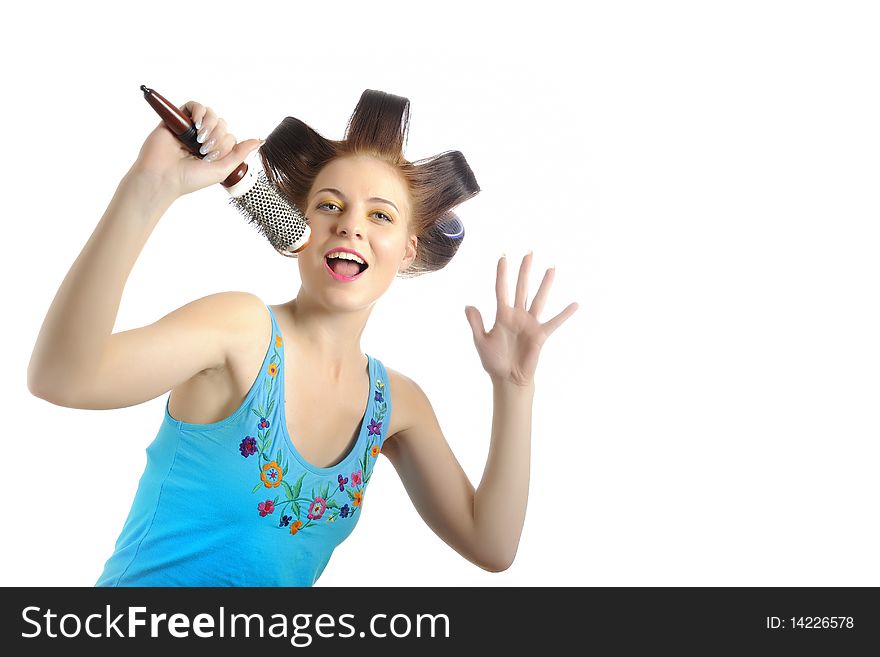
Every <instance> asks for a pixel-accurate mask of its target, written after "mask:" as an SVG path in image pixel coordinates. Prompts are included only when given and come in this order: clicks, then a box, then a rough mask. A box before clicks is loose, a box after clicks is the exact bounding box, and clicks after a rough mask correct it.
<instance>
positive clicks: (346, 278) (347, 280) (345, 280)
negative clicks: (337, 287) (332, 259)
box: [324, 258, 367, 283]
mask: <svg viewBox="0 0 880 657" xmlns="http://www.w3.org/2000/svg"><path fill="white" fill-rule="evenodd" d="M324 269H326V270H327V272H328V273H329V274H330V275H331V276H332V277H333V278H335V279H336V280H337V281H341V282H343V283H351V282H352V281H356V280H357V279H359V278H360V277H361V276H362V275H363V273H364V271H367V270H366V269H364V271H362V272H360V273H359V274H358V275H357V276H351V277H349V276H342V275H341V274H337V273H336V272H335V271H333V270H332V269H331V268H330V265H328V264H327V259H326V258H324Z"/></svg>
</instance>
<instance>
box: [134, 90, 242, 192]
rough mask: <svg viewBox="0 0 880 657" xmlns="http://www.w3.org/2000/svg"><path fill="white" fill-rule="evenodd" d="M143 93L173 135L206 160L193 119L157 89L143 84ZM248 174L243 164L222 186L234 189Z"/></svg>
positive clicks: (197, 155) (198, 156) (191, 151)
mask: <svg viewBox="0 0 880 657" xmlns="http://www.w3.org/2000/svg"><path fill="white" fill-rule="evenodd" d="M141 91H143V92H144V99H145V100H146V101H147V102H148V103H149V104H150V107H152V108H153V109H154V110H156V114H158V115H159V117H160V118H161V119H162V121H164V122H165V125H166V126H167V127H168V129H169V130H170V131H171V132H172V134H173V135H174V136H175V137H177V139H178V140H180V143H182V144H183V145H184V146H186V148H187V149H188V150H189V152H190V153H192V154H193V155H195V156H196V157H197V158H199V159H202V158H204V157H205V156H204V155H202V154H201V153H199V148H200V147H201V144H200V143H199V142H198V140H197V139H196V136H197V135H198V130H196V127H195V125H193V122H192V119H191V118H190V117H188V116H187V115H186V114H184V113H183V112H181V111H180V110H179V109H178V108H177V107H176V106H175V105H173V104H171V103H169V102H168V100H167V99H166V98H165V97H164V96H163V95H162V94H160V93H159V92H158V91H156V90H155V89H150V88H149V87H147V85H145V84H142V85H141ZM247 172H248V165H247V164H245V163H244V162H242V163H241V164H239V165H238V167H236V169H235V170H234V171H233V172H232V173H230V174H229V176H228V177H227V178H226V180H224V181H223V182H221V183H220V184H221V185H223V186H224V187H226V188H229V187H232V186H233V185H236V184H238V183H239V182H240V181H241V180H242V179H243V178H245V177H246V175H247Z"/></svg>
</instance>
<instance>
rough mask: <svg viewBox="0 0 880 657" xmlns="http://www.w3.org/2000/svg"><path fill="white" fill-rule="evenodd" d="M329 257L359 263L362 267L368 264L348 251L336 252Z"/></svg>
mask: <svg viewBox="0 0 880 657" xmlns="http://www.w3.org/2000/svg"><path fill="white" fill-rule="evenodd" d="M327 257H328V258H342V259H343V260H354V261H355V262H359V263H360V264H362V265H365V264H367V263H366V262H364V261H363V260H361V259H360V258H358V257H357V256H356V255H355V254H354V253H348V252H347V251H334V252H333V253H331V254H330V255H328V256H327Z"/></svg>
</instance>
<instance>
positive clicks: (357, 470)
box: [95, 306, 391, 586]
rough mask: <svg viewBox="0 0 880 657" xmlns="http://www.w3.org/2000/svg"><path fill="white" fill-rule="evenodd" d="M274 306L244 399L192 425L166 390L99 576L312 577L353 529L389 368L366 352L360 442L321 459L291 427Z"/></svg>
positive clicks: (289, 581)
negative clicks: (336, 457) (327, 461)
mask: <svg viewBox="0 0 880 657" xmlns="http://www.w3.org/2000/svg"><path fill="white" fill-rule="evenodd" d="M267 308H268V306H267ZM269 315H270V316H271V318H272V329H273V332H272V338H271V340H270V342H269V348H268V350H267V351H266V356H265V358H264V359H263V365H262V367H261V368H260V373H259V375H258V376H257V378H256V380H255V381H254V384H253V386H251V389H250V391H249V392H248V394H247V396H246V397H245V399H244V401H243V402H242V404H241V406H239V408H238V410H236V411H235V412H234V413H233V414H232V415H230V416H229V417H227V418H226V419H225V420H220V421H219V422H214V423H211V424H191V423H188V422H181V421H179V420H175V419H174V418H173V417H171V415H170V413H169V412H168V401H166V403H165V417H164V418H163V421H162V426H161V427H160V429H159V433H158V435H157V436H156V438H155V439H154V440H153V442H152V443H151V444H150V445H149V447H147V450H146V451H147V465H146V468H145V469H144V472H143V474H142V475H141V479H140V482H139V483H138V488H137V492H136V493H135V497H134V501H133V503H132V507H131V510H130V511H129V514H128V518H127V519H126V521H125V524H124V525H123V528H122V532H121V534H120V536H119V538H118V539H117V541H116V546H115V549H114V551H113V554H112V555H111V556H110V558H109V559H108V560H107V562H106V563H105V565H104V572H103V573H102V574H101V576H100V578H99V579H98V581H97V583H96V584H95V586H312V585H313V584H314V583H315V582H316V581H317V580H318V578H319V577H320V576H321V573H322V572H323V571H324V568H325V566H326V565H327V562H328V561H329V560H330V556H331V555H332V554H333V550H334V549H335V548H336V546H337V545H339V544H340V543H341V542H342V541H344V540H345V539H346V538H347V537H348V535H349V534H351V532H352V530H353V529H354V526H355V525H356V524H357V522H358V519H359V518H360V514H361V513H362V510H363V505H364V494H365V492H366V489H367V483H368V482H369V481H370V476H371V475H372V472H373V467H374V465H375V463H376V460H377V458H378V456H379V451H380V450H381V449H382V444H383V442H384V440H385V437H386V435H387V432H388V422H389V418H390V417H391V396H390V394H389V390H388V376H387V372H386V370H385V367H384V366H383V365H382V363H381V362H380V361H379V360H377V359H375V358H373V357H372V356H370V355H369V354H367V358H368V360H369V372H370V382H371V385H370V394H369V398H368V400H367V404H366V411H365V414H364V418H363V420H362V423H361V428H360V433H359V435H358V438H357V442H356V444H355V446H354V448H353V449H352V450H351V452H349V453H348V455H346V456H345V458H344V459H343V460H342V461H340V462H339V463H338V464H337V465H334V466H332V467H328V468H319V467H315V466H314V465H312V464H310V463H308V462H307V461H306V460H305V459H304V458H303V457H302V456H301V455H300V454H299V452H297V450H296V447H295V446H294V445H293V443H292V441H291V439H290V436H289V435H288V433H287V422H286V419H285V416H284V372H283V367H284V340H283V338H282V335H281V329H280V328H279V327H278V322H277V320H276V319H275V314H274V313H273V312H272V309H271V308H269ZM168 399H169V400H170V394H169V396H168Z"/></svg>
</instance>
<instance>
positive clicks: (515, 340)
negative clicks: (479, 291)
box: [465, 251, 578, 386]
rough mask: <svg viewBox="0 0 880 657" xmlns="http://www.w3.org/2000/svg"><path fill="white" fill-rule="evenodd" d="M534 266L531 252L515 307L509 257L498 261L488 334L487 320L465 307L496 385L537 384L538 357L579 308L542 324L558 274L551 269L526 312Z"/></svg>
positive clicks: (571, 307)
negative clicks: (509, 291) (492, 323)
mask: <svg viewBox="0 0 880 657" xmlns="http://www.w3.org/2000/svg"><path fill="white" fill-rule="evenodd" d="M531 264H532V253H531V251H530V252H529V253H528V254H526V256H525V257H524V258H523V261H522V265H520V268H519V280H518V281H517V284H516V298H515V300H514V302H513V306H509V305H508V301H507V258H506V257H504V256H502V257H501V259H500V260H498V269H497V276H496V279H495V296H496V297H497V301H498V307H497V310H496V313H495V326H493V327H492V330H491V331H489V332H488V333H487V332H486V331H485V330H484V326H483V317H482V315H481V314H480V311H479V310H477V309H476V308H474V307H473V306H466V307H465V315H466V316H467V319H468V322H469V323H470V325H471V329H472V330H473V332H474V344H475V345H476V347H477V352H478V353H479V355H480V360H481V361H482V363H483V369H485V370H486V372H487V373H488V374H489V377H490V378H491V379H492V382H493V383H513V384H515V385H519V386H529V385H532V384H533V383H534V380H535V369H536V368H537V366H538V355H539V354H540V353H541V347H542V346H543V345H544V342H545V341H546V340H547V338H548V337H550V334H551V333H553V331H555V330H556V329H557V328H559V327H560V326H561V325H562V323H563V322H564V321H565V320H567V319H568V318H569V317H571V316H572V315H573V314H574V312H575V311H576V310H577V309H578V304H577V303H570V304H569V305H568V306H567V307H566V308H565V309H564V310H563V311H562V312H560V313H559V314H558V315H556V317H554V318H553V319H551V320H549V321H547V322H544V323H543V324H542V323H541V322H540V321H538V315H539V314H540V313H541V311H542V310H543V308H544V304H545V302H546V300H547V293H548V291H549V290H550V283H551V281H552V280H553V275H554V273H555V272H556V269H555V268H550V269H548V270H547V272H546V273H545V274H544V280H543V281H541V286H540V287H539V288H538V292H537V293H536V294H535V298H534V299H533V300H532V305H531V307H530V308H529V309H528V310H526V299H527V298H528V283H529V267H530V266H531Z"/></svg>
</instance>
